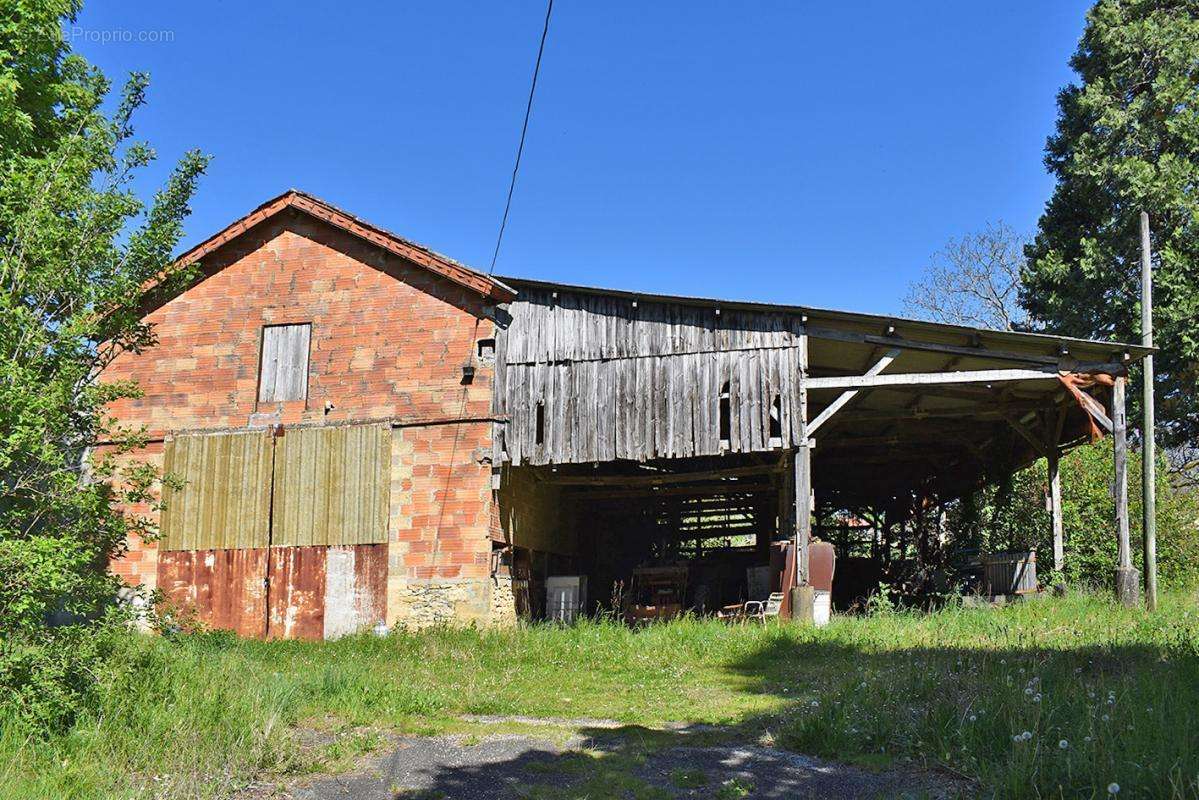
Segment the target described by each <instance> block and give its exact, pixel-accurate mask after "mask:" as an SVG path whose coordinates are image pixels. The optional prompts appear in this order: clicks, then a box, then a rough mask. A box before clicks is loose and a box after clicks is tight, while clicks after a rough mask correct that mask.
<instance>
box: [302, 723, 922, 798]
mask: <svg viewBox="0 0 1199 800" xmlns="http://www.w3.org/2000/svg"><path fill="white" fill-rule="evenodd" d="M739 741H740V734H739V733H738V731H736V730H735V729H729V730H716V729H713V728H712V727H711V726H706V725H704V726H684V727H680V728H678V729H676V730H669V731H663V730H658V729H650V728H644V727H641V726H624V727H621V728H615V729H611V728H592V729H588V728H584V729H581V730H579V731H578V732H577V733H576V735H575V736H573V737H571V738H570V740H569V741H567V742H565V743H562V742H554V741H551V740H550V739H542V738H538V737H537V736H536V735H535V734H533V735H530V734H499V735H492V736H489V737H487V738H486V739H484V740H483V741H479V742H471V741H469V740H464V738H463V737H435V738H414V739H406V740H404V741H403V742H402V743H401V745H400V747H399V748H398V749H397V750H395V751H394V752H393V753H391V754H389V755H388V756H386V757H385V758H383V759H380V760H379V761H377V762H376V763H375V764H374V766H373V768H372V769H371V770H369V771H367V772H363V773H360V774H358V775H354V776H350V777H342V778H333V779H326V780H323V781H320V782H317V783H315V784H313V785H311V786H309V787H307V788H306V789H304V790H303V791H302V792H300V793H297V794H296V797H297V798H312V799H314V800H315V799H316V798H319V799H320V800H326V798H329V799H331V798H343V799H344V798H349V799H350V800H376V799H377V798H388V800H392V798H405V800H433V799H434V798H473V799H474V800H501V798H503V799H504V800H510V799H511V798H527V800H568V799H569V800H574V799H576V798H578V799H580V800H581V799H582V798H587V800H628V799H629V798H632V799H633V800H666V799H667V798H678V797H705V798H720V799H721V800H736V799H738V798H760V799H761V800H782V798H808V797H811V798H816V797H820V798H825V797H837V798H847V800H855V799H856V798H862V799H863V800H865V798H876V797H897V796H905V797H906V796H931V795H943V794H944V792H942V791H939V790H938V788H937V787H936V786H934V785H933V782H930V781H928V780H923V781H921V780H919V779H914V778H913V777H912V776H910V775H905V774H902V773H900V772H898V771H883V772H874V771H868V770H863V769H858V768H854V767H849V766H845V765H841V764H836V763H831V762H823V761H820V760H817V759H813V758H810V757H807V756H801V755H797V754H793V753H789V752H787V751H785V750H780V749H775V748H769V747H763V746H760V745H757V744H741V743H738V742H739ZM940 788H942V789H943V788H944V785H943V784H940Z"/></svg>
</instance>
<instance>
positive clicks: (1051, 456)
mask: <svg viewBox="0 0 1199 800" xmlns="http://www.w3.org/2000/svg"><path fill="white" fill-rule="evenodd" d="M1045 458H1046V461H1047V462H1048V464H1049V525H1050V528H1051V529H1052V532H1053V569H1054V571H1055V572H1058V573H1061V572H1062V570H1064V569H1065V568H1066V540H1065V534H1064V532H1063V526H1062V476H1061V470H1060V469H1059V468H1058V467H1059V465H1058V453H1057V446H1056V445H1055V446H1053V447H1050V448H1049V451H1048V452H1047V453H1046V454H1045Z"/></svg>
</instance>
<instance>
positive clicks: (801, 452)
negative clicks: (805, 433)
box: [795, 444, 812, 586]
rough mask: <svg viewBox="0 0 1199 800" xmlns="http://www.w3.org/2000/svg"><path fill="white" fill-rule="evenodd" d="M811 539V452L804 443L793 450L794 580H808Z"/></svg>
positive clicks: (805, 581)
mask: <svg viewBox="0 0 1199 800" xmlns="http://www.w3.org/2000/svg"><path fill="white" fill-rule="evenodd" d="M811 539H812V452H811V448H809V447H808V446H807V445H806V444H801V445H800V446H799V447H798V448H797V449H796V451H795V555H796V558H797V563H796V565H795V576H796V582H797V583H798V584H799V585H800V586H804V585H806V584H807V582H808V544H809V543H810V542H811Z"/></svg>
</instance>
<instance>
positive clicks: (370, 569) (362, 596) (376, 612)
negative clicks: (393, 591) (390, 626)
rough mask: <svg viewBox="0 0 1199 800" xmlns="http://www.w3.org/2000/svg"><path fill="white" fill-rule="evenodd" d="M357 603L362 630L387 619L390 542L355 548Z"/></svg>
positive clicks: (355, 597)
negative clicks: (388, 545)
mask: <svg viewBox="0 0 1199 800" xmlns="http://www.w3.org/2000/svg"><path fill="white" fill-rule="evenodd" d="M354 550H355V555H356V558H355V559H354V605H355V612H356V613H357V616H358V628H359V630H362V629H364V628H369V627H372V626H374V625H375V624H377V623H379V622H384V621H385V620H386V618H387V545H385V544H360V545H358V546H357V547H355V548H354Z"/></svg>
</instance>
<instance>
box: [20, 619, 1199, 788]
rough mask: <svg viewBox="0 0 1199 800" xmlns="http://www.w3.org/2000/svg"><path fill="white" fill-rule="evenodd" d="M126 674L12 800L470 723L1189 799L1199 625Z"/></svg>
mask: <svg viewBox="0 0 1199 800" xmlns="http://www.w3.org/2000/svg"><path fill="white" fill-rule="evenodd" d="M120 657H121V659H122V660H123V662H124V664H125V665H126V666H127V667H128V669H125V670H119V671H116V676H117V677H115V678H113V679H111V680H110V681H109V682H108V683H107V684H106V685H104V686H103V687H101V689H102V691H101V693H100V697H101V702H100V704H99V706H98V707H97V708H96V709H94V710H93V711H92V712H90V713H88V714H86V715H85V716H84V717H83V718H82V719H81V720H80V721H79V722H78V723H77V724H76V725H75V727H74V728H72V729H71V730H70V731H69V732H68V733H66V734H64V735H62V736H59V737H56V738H53V739H49V740H45V739H37V738H30V737H29V736H28V735H27V734H24V733H22V732H21V730H20V729H19V728H18V727H17V726H16V725H14V724H11V723H9V724H4V723H0V797H4V798H60V797H61V798H95V797H171V798H176V797H177V798H193V797H194V798H210V797H211V798H215V797H227V796H229V795H230V794H232V793H233V792H235V791H236V790H237V789H238V788H239V787H242V786H244V785H245V784H247V783H248V782H249V781H252V780H255V779H259V778H262V777H264V776H274V775H280V774H284V775H285V774H288V773H296V772H304V771H308V770H313V769H326V768H328V766H329V763H330V761H331V760H334V761H335V760H336V758H337V755H338V753H339V752H343V751H344V750H345V748H346V747H347V746H348V747H350V749H354V748H357V749H361V748H363V747H368V746H370V745H371V744H372V743H374V742H376V741H377V740H375V739H372V738H371V737H370V732H371V731H384V730H399V731H413V732H428V731H435V730H439V729H441V728H442V727H444V726H446V725H448V724H450V723H451V721H453V720H455V718H456V717H458V716H459V715H463V714H503V715H507V714H510V715H525V716H534V717H604V718H615V719H618V720H622V721H625V722H628V723H630V724H641V725H654V724H657V723H662V722H666V721H682V722H688V723H708V724H721V725H727V726H732V727H733V728H734V730H735V735H738V736H746V737H758V736H762V735H768V736H773V737H774V738H775V740H776V741H777V742H778V743H779V744H781V745H783V746H786V747H789V748H793V749H795V750H798V751H801V752H807V753H812V754H816V755H824V756H828V757H832V758H839V759H847V760H853V761H858V762H863V763H871V764H876V763H894V762H896V761H898V762H899V763H901V764H902V763H906V762H907V761H908V760H911V761H912V762H914V763H919V764H923V765H929V766H934V767H936V766H941V767H945V768H948V769H951V770H953V771H955V772H958V773H960V774H963V775H966V776H968V777H969V778H971V779H973V780H974V781H976V782H977V783H976V785H977V786H978V787H980V793H981V794H982V795H983V796H988V797H989V796H994V797H997V798H1024V797H1107V796H1108V793H1107V792H1108V786H1109V784H1112V783H1116V784H1119V786H1120V796H1121V797H1128V796H1133V797H1145V796H1152V797H1178V798H1182V797H1199V723H1197V722H1196V720H1195V717H1196V716H1197V715H1196V713H1195V709H1197V708H1199V610H1197V607H1196V603H1195V602H1194V600H1192V599H1190V598H1187V597H1184V596H1182V595H1176V596H1171V597H1169V598H1167V599H1166V602H1165V603H1164V604H1163V608H1162V610H1161V611H1159V612H1158V613H1157V614H1155V615H1152V616H1151V615H1148V614H1146V613H1145V612H1142V611H1135V610H1134V611H1130V610H1126V609H1121V608H1119V607H1117V606H1115V605H1113V604H1111V603H1109V602H1108V601H1107V600H1106V599H1103V598H1096V597H1087V596H1077V597H1071V598H1067V599H1061V600H1056V599H1055V600H1051V599H1045V600H1038V601H1033V602H1029V603H1024V604H1019V605H1015V606H1010V607H1007V608H1003V609H995V610H988V609H947V610H944V611H941V612H937V613H934V614H923V615H920V614H885V615H879V616H875V617H869V618H849V619H838V620H836V621H835V622H834V623H833V624H832V625H830V626H829V627H827V628H824V629H821V630H815V629H812V628H806V627H800V626H790V625H768V626H745V627H726V626H724V625H721V624H718V623H714V622H709V621H701V620H683V621H679V622H675V623H671V624H666V625H658V626H653V627H650V628H648V629H644V630H639V631H633V630H629V629H627V628H624V627H623V626H620V625H616V624H613V623H607V622H596V623H584V624H581V625H578V626H575V627H570V628H560V627H552V626H533V627H529V628H524V629H519V630H514V631H494V630H490V631H480V630H452V629H438V630H433V631H427V632H423V633H404V632H400V633H396V634H393V635H392V636H389V637H387V638H385V639H375V638H370V637H354V638H348V639H343V640H340V641H337V642H328V643H305V642H251V641H238V640H236V639H233V638H232V637H229V636H227V635H222V634H209V635H198V636H185V637H181V638H179V639H176V640H169V639H163V638H150V637H142V636H135V635H131V636H130V637H129V640H128V642H127V643H126V645H125V649H124V650H123V651H122V653H121V656H120ZM1026 731H1027V734H1028V735H1027V736H1025V735H1024V734H1025V732H1026ZM354 737H357V738H354ZM1063 741H1065V743H1066V744H1065V745H1064V746H1062V745H1061V742H1063ZM346 742H349V743H350V744H349V745H347V744H346Z"/></svg>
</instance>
